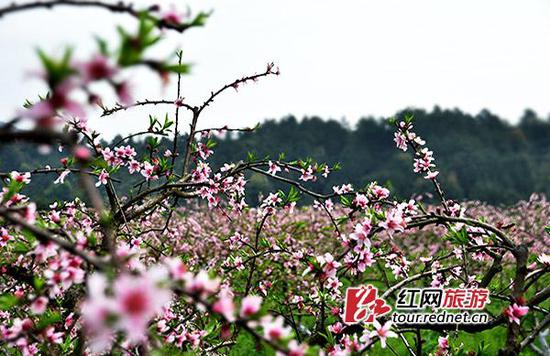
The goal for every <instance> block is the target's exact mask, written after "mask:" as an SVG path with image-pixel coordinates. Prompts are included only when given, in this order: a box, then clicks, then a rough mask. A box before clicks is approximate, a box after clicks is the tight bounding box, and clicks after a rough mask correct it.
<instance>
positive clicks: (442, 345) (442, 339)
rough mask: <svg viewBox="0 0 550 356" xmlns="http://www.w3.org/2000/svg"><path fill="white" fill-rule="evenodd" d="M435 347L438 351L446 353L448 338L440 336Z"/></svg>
mask: <svg viewBox="0 0 550 356" xmlns="http://www.w3.org/2000/svg"><path fill="white" fill-rule="evenodd" d="M437 346H438V347H439V350H440V351H446V350H447V349H448V348H449V337H448V336H440V337H439V339H437Z"/></svg>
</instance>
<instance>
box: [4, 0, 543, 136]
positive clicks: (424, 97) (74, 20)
mask: <svg viewBox="0 0 550 356" xmlns="http://www.w3.org/2000/svg"><path fill="white" fill-rule="evenodd" d="M134 3H136V4H138V7H139V5H140V4H151V3H153V2H151V1H135V2H134ZM160 3H161V4H162V6H163V7H164V8H169V6H170V4H174V5H175V6H177V7H178V8H181V9H182V10H185V8H186V6H189V7H190V8H191V10H192V11H195V12H196V11H199V10H213V11H214V12H213V14H212V16H211V18H210V19H209V20H208V22H207V24H206V26H205V27H204V28H195V29H191V30H189V31H188V32H186V33H184V34H183V35H181V34H178V33H175V32H174V33H172V32H166V33H165V37H166V39H167V40H166V43H164V44H163V45H161V46H160V47H159V48H158V50H156V51H154V52H152V53H151V56H153V57H157V56H158V57H161V58H162V57H165V56H168V55H169V54H170V53H172V51H173V50H174V49H177V48H181V49H182V50H183V53H184V61H186V62H191V63H193V71H192V74H191V75H189V76H185V77H184V79H183V82H182V83H183V96H184V97H185V101H186V102H187V103H189V104H200V103H202V101H203V100H204V99H205V98H206V97H207V96H208V94H209V93H210V91H211V90H215V89H218V88H219V87H221V86H223V85H224V84H226V83H229V82H231V81H232V80H234V79H236V78H238V77H241V76H243V75H245V74H253V73H255V72H260V71H262V70H264V68H265V65H266V63H267V62H270V61H273V62H275V63H276V64H277V65H278V66H279V67H280V70H281V75H280V76H279V77H274V78H266V79H265V80H262V81H260V82H258V83H254V84H251V85H248V86H245V87H242V88H241V89H239V91H238V92H237V93H236V92H234V91H232V90H231V91H228V92H227V93H226V94H225V95H223V96H222V97H220V98H219V99H218V100H216V102H215V103H214V104H213V105H212V106H211V107H209V108H208V110H207V111H205V112H204V114H203V116H202V119H201V120H202V121H201V123H200V124H199V126H200V127H201V128H204V127H208V126H223V125H225V124H228V125H230V126H232V127H236V126H253V125H255V124H256V123H258V122H260V121H262V120H264V119H266V118H281V117H284V116H286V115H288V114H293V115H295V116H297V117H299V118H300V117H303V116H306V115H307V116H313V115H317V116H320V117H322V118H333V119H343V118H345V119H346V120H347V121H348V122H349V123H351V124H353V123H354V122H357V120H358V119H359V118H361V117H364V116H368V115H373V116H376V117H389V116H391V115H393V114H394V113H395V112H397V111H398V110H401V109H404V108H406V107H418V108H426V109H431V108H433V106H434V105H439V106H441V107H443V108H455V107H458V108H460V109H461V110H464V111H466V112H469V113H471V114H476V113H478V112H479V111H480V110H481V109H483V108H487V109H489V110H490V111H492V112H494V113H496V114H497V115H499V116H501V117H504V118H506V119H508V120H509V121H511V122H517V120H518V119H519V118H520V117H521V115H522V113H523V111H524V109H525V108H531V109H533V110H535V111H536V112H538V113H539V115H541V116H543V117H546V116H547V115H548V113H549V112H550V97H549V95H550V1H547V0H521V1H519V0H514V1H512V0H483V1H480V0H460V1H457V0H456V1H450V0H415V1H411V0H376V1H375V0H362V1H359V0H355V1H351V0H340V1H322V0H299V1H298V0H293V1H291V0H261V1H259V0H223V1H221V0H218V1H209V0H190V1H173V2H171V1H161V2H160ZM119 24H120V25H122V26H124V27H127V28H133V27H134V26H135V20H134V19H133V18H130V17H128V16H126V15H120V14H118V15H117V14H110V13H108V12H106V11H104V10H99V9H80V8H79V9H77V8H68V7H64V8H62V7H59V8H56V9H55V10H54V11H48V10H35V11H33V12H27V13H19V14H15V15H11V16H8V17H5V18H2V19H0V49H1V50H0V68H1V71H2V73H1V74H0V118H4V119H5V118H11V117H13V116H14V113H16V110H17V108H18V107H19V106H20V105H21V104H22V103H23V102H24V100H25V99H27V98H36V95H37V94H38V93H43V92H44V90H45V87H44V85H43V84H42V83H41V82H40V80H38V79H37V78H35V77H33V76H32V72H33V71H35V70H36V68H37V67H38V61H37V58H36V52H35V50H36V48H38V47H40V48H43V49H44V50H46V51H47V52H49V53H57V54H60V53H61V52H62V50H63V48H64V46H66V45H72V46H74V47H75V51H76V52H75V53H76V56H77V57H81V58H86V57H87V56H89V55H90V54H92V53H93V52H94V48H95V42H94V41H93V36H94V35H100V36H102V37H105V38H107V39H108V40H114V39H116V31H115V26H116V25H119ZM129 76H130V78H131V82H132V85H133V88H134V90H135V98H136V99H139V100H141V99H146V98H149V99H155V98H169V99H173V98H175V81H173V82H172V84H171V85H169V86H168V87H166V88H162V86H161V85H160V83H159V81H158V79H157V78H156V77H155V76H154V75H152V74H151V73H148V72H147V71H146V70H138V71H137V72H133V73H129ZM107 103H109V102H108V101H107ZM166 110H168V108H166V107H165V108H148V109H146V110H143V109H136V110H131V111H127V112H124V113H121V114H117V115H113V116H111V117H107V118H99V117H98V116H99V115H98V114H99V112H91V113H90V114H89V122H90V125H91V126H93V127H94V128H97V129H99V130H101V131H103V132H104V133H105V135H106V137H107V138H108V137H112V136H113V135H115V134H117V133H128V132H131V131H135V130H136V129H142V128H144V127H145V126H146V125H147V115H148V114H149V113H154V114H157V115H164V113H165V112H166ZM169 112H170V113H171V112H172V110H169ZM184 119H187V118H184Z"/></svg>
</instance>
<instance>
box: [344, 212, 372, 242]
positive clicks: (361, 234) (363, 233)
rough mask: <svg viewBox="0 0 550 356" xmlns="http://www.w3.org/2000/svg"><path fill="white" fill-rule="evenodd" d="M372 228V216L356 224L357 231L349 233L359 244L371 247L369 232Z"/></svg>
mask: <svg viewBox="0 0 550 356" xmlns="http://www.w3.org/2000/svg"><path fill="white" fill-rule="evenodd" d="M371 230H372V223H371V221H370V218H366V219H364V220H363V222H362V223H360V224H357V225H355V231H354V232H353V233H351V234H350V235H349V237H350V239H352V240H356V241H357V243H358V244H359V245H363V244H364V245H365V246H366V247H367V248H370V244H371V242H370V240H369V239H368V236H369V233H370V232H371Z"/></svg>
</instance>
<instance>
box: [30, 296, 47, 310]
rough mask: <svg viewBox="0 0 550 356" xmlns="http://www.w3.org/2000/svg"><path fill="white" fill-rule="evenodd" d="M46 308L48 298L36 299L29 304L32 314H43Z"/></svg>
mask: <svg viewBox="0 0 550 356" xmlns="http://www.w3.org/2000/svg"><path fill="white" fill-rule="evenodd" d="M47 306H48V298H46V297H38V298H36V299H35V300H34V302H32V304H31V312H32V313H33V314H43V313H44V312H45V311H46V307H47Z"/></svg>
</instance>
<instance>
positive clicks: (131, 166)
mask: <svg viewBox="0 0 550 356" xmlns="http://www.w3.org/2000/svg"><path fill="white" fill-rule="evenodd" d="M140 169H141V163H139V162H138V161H136V160H131V161H130V162H129V163H128V172H129V173H130V174H134V173H135V172H138V171H139V170H140Z"/></svg>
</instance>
